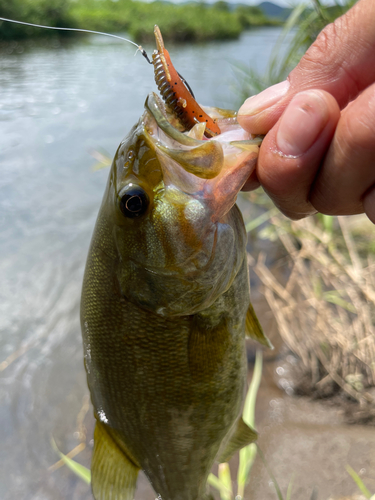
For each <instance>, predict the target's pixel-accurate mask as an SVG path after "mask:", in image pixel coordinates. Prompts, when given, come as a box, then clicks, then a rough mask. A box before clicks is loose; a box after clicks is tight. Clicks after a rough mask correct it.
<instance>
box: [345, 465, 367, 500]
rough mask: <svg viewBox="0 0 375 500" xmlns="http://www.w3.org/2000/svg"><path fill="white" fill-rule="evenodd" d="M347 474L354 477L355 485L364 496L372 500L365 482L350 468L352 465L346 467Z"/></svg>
mask: <svg viewBox="0 0 375 500" xmlns="http://www.w3.org/2000/svg"><path fill="white" fill-rule="evenodd" d="M346 470H347V472H348V473H349V474H350V475H351V476H352V479H353V481H354V482H355V484H356V485H357V486H358V488H359V489H360V490H361V492H362V493H363V494H364V496H365V497H366V498H369V499H371V493H370V492H369V490H368V489H367V488H366V486H365V484H364V482H363V481H362V479H361V478H360V477H359V475H358V474H357V473H356V471H355V470H354V469H352V468H351V467H350V465H347V466H346Z"/></svg>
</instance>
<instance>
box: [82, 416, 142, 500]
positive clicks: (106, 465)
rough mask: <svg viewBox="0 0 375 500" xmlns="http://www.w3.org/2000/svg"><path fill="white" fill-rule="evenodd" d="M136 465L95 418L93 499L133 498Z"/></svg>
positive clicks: (116, 499) (92, 475) (127, 499)
mask: <svg viewBox="0 0 375 500" xmlns="http://www.w3.org/2000/svg"><path fill="white" fill-rule="evenodd" d="M138 471H139V468H138V467H136V466H135V465H134V463H133V462H132V461H131V460H130V459H129V458H128V457H127V456H126V455H125V453H124V452H123V451H122V450H120V448H119V447H118V446H117V444H116V443H115V441H114V440H113V438H112V436H111V435H110V434H109V432H108V431H107V429H106V426H105V425H104V424H103V423H101V422H96V425H95V432H94V453H93V456H92V462H91V486H92V492H93V494H94V498H95V500H133V499H134V492H135V486H136V483H137V476H138Z"/></svg>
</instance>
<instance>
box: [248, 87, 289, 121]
mask: <svg viewBox="0 0 375 500" xmlns="http://www.w3.org/2000/svg"><path fill="white" fill-rule="evenodd" d="M288 89H289V82H288V80H285V81H283V82H280V83H277V84H276V85H272V87H268V89H266V90H263V92H261V93H260V94H257V95H253V96H252V97H249V98H248V99H246V101H245V102H244V103H243V104H242V106H241V107H240V109H239V110H238V114H239V115H247V116H249V115H250V116H251V115H256V114H258V113H260V112H261V111H263V110H264V109H266V108H269V107H270V106H272V105H273V104H275V103H276V102H277V101H279V100H280V99H281V98H282V97H283V96H284V95H285V94H286V93H287V91H288Z"/></svg>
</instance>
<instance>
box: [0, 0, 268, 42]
mask: <svg viewBox="0 0 375 500" xmlns="http://www.w3.org/2000/svg"><path fill="white" fill-rule="evenodd" d="M0 16H1V17H6V18H10V19H16V20H19V21H26V22H30V23H34V24H44V25H48V26H60V27H61V26H65V27H75V28H83V29H88V30H95V31H106V32H112V33H113V32H119V31H127V32H128V33H129V35H130V36H131V37H132V38H133V39H134V41H136V42H137V43H144V42H146V41H147V42H148V41H153V40H154V34H153V29H154V25H155V24H158V25H159V26H160V28H161V30H162V33H163V37H164V39H165V40H166V41H169V40H174V41H179V42H191V41H204V40H215V39H220V40H225V39H233V38H237V37H238V36H239V35H240V34H241V32H242V31H243V30H244V29H247V28H249V27H252V26H260V25H267V24H274V22H273V21H270V20H269V19H267V17H266V16H265V15H264V14H263V13H262V11H261V10H260V9H259V8H257V7H246V6H241V7H238V8H237V9H235V10H232V9H230V8H229V6H228V4H226V3H225V2H223V1H219V2H217V4H213V5H210V4H206V3H204V2H200V3H197V2H192V3H188V4H184V5H177V4H173V3H169V2H161V1H155V2H151V3H146V2H142V1H132V0H117V1H112V0H101V1H98V0H12V2H9V0H0ZM51 34H54V33H53V32H51V31H49V30H41V29H37V28H31V27H27V26H20V25H13V24H10V23H6V22H3V23H1V22H0V39H12V38H27V37H32V36H48V35H51Z"/></svg>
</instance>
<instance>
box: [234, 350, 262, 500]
mask: <svg viewBox="0 0 375 500" xmlns="http://www.w3.org/2000/svg"><path fill="white" fill-rule="evenodd" d="M262 365H263V354H262V351H260V350H259V351H257V352H256V357H255V364H254V372H253V378H252V379H251V383H250V387H249V390H248V392H247V396H246V400H245V406H244V409H243V414H242V418H243V420H244V422H245V423H246V424H248V425H250V427H252V428H254V426H255V403H256V399H257V394H258V390H259V385H260V381H261V377H262ZM256 453H257V448H256V445H255V444H254V443H252V444H250V445H249V446H246V447H245V448H242V450H241V451H240V462H239V466H238V473H237V484H238V496H240V497H241V498H243V495H244V490H245V486H246V484H247V482H248V479H249V473H250V470H251V467H252V465H253V463H254V460H255V457H256Z"/></svg>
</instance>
